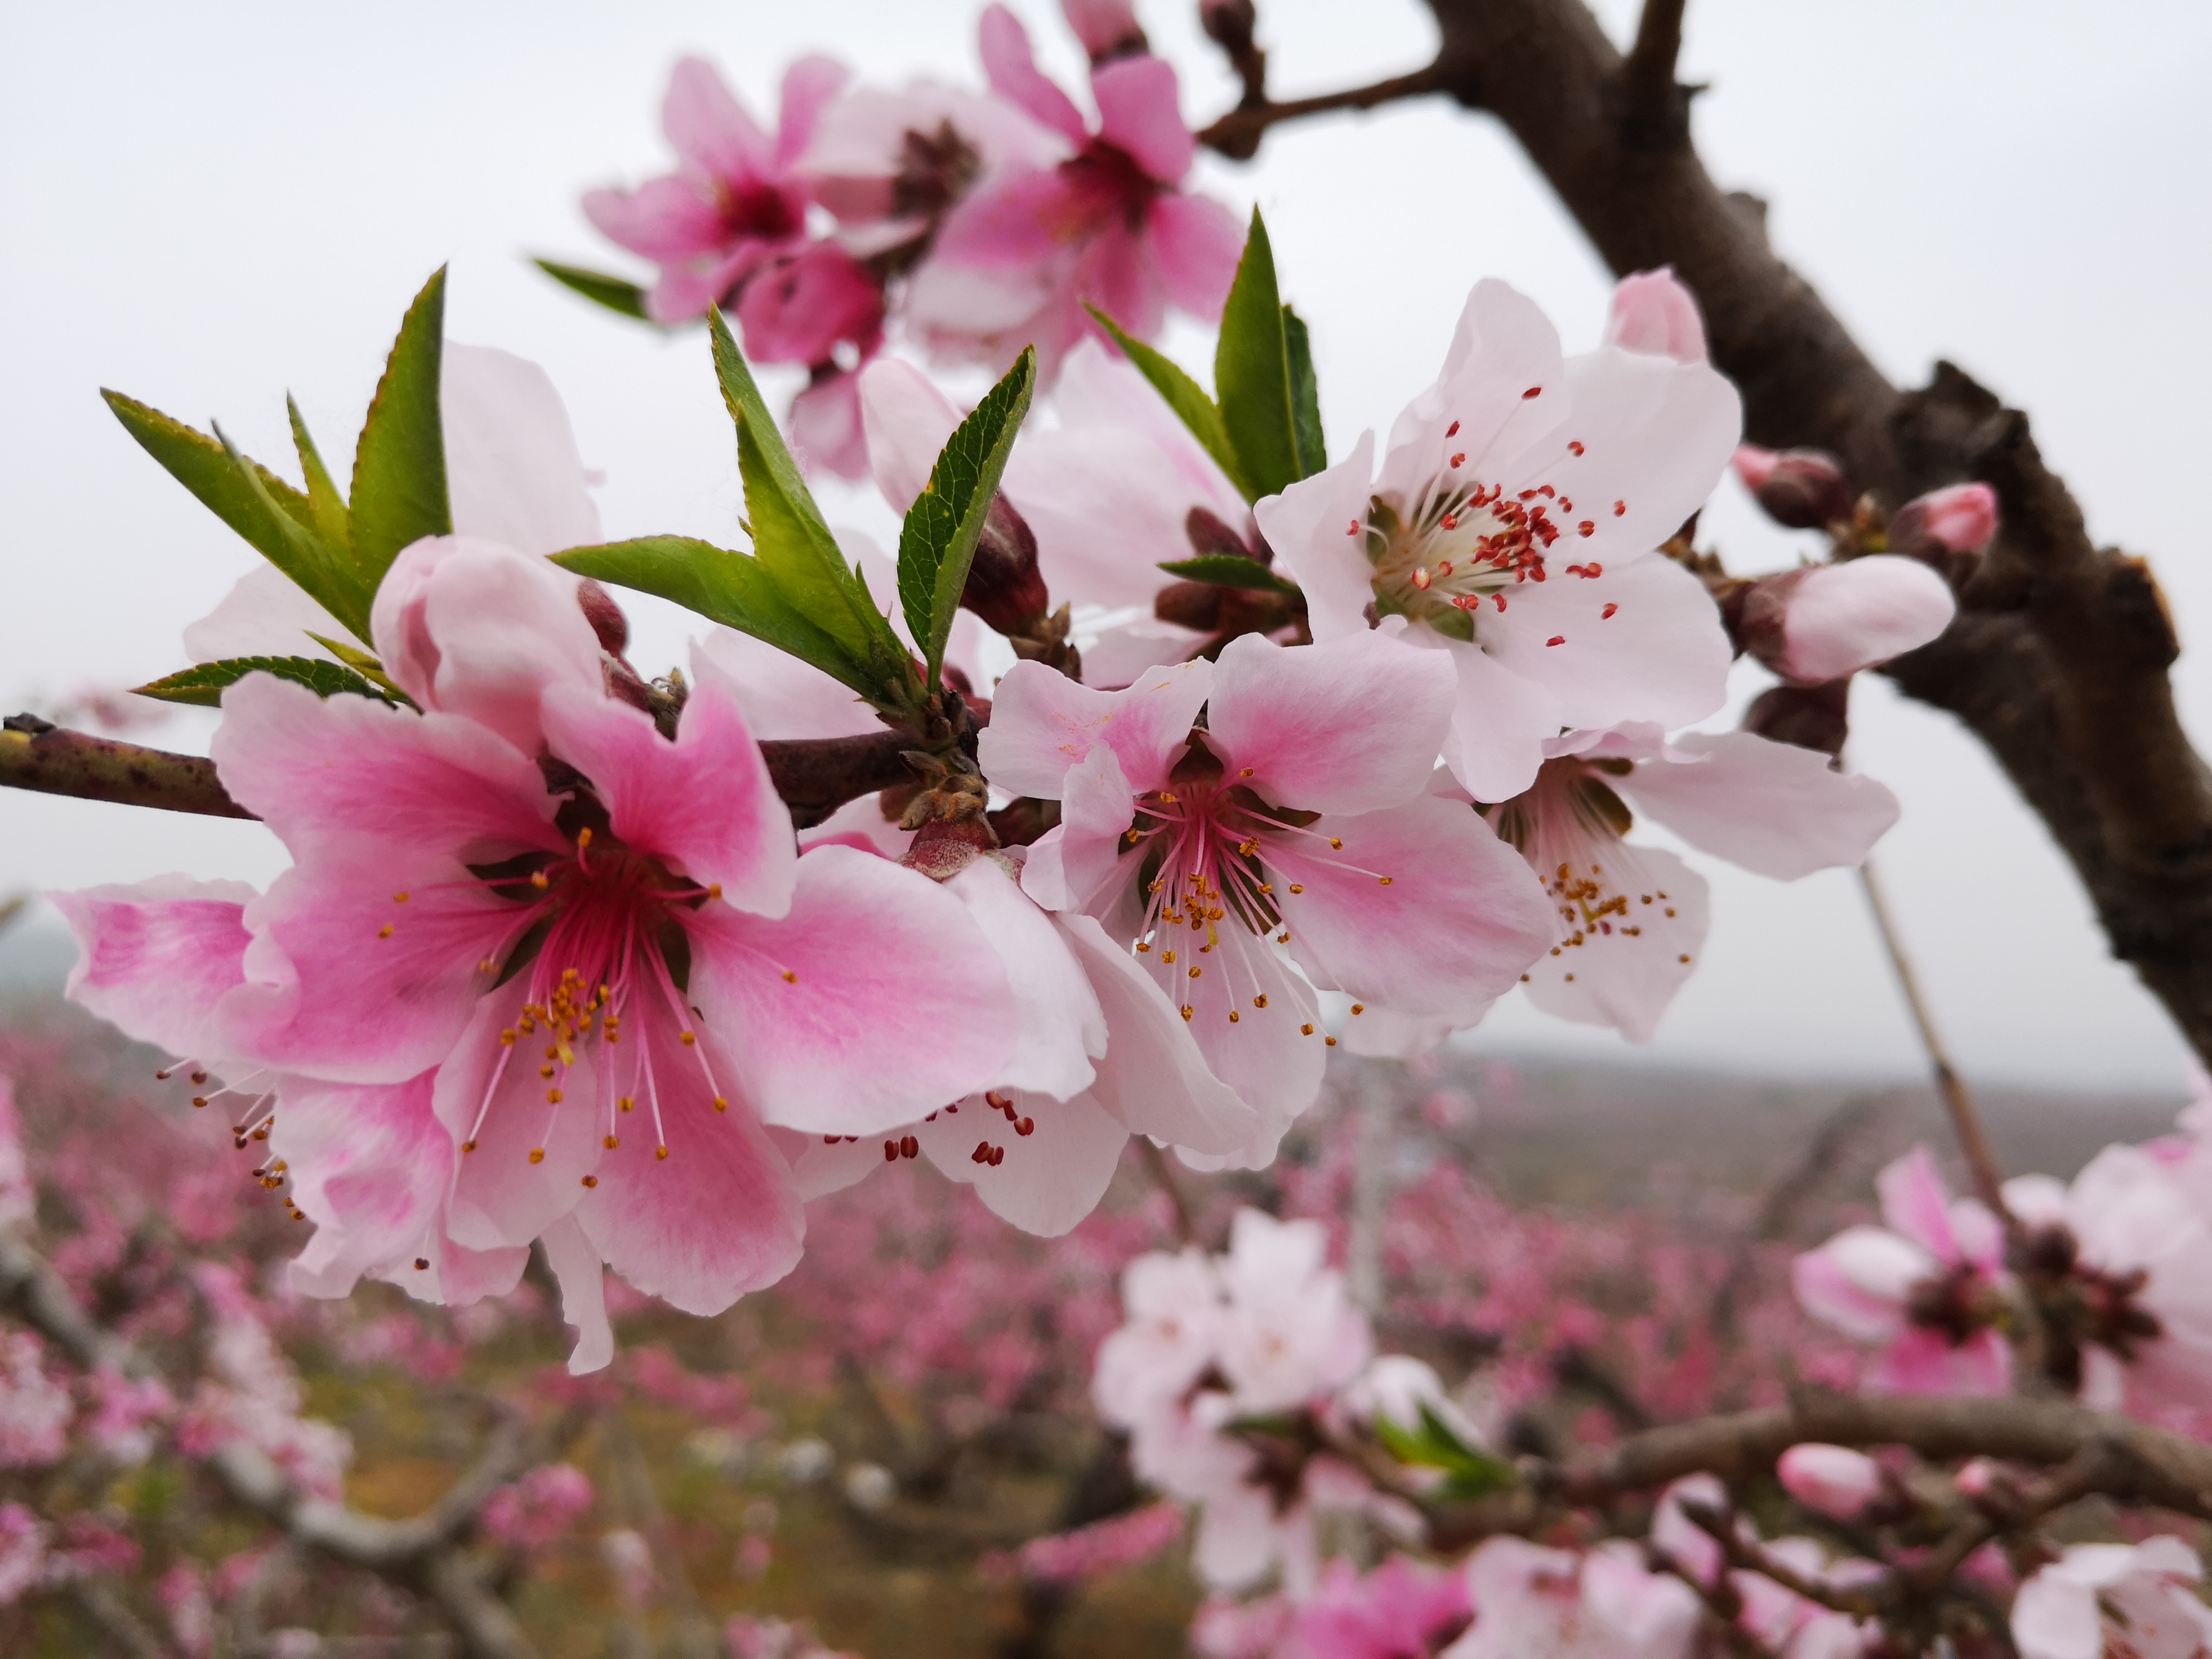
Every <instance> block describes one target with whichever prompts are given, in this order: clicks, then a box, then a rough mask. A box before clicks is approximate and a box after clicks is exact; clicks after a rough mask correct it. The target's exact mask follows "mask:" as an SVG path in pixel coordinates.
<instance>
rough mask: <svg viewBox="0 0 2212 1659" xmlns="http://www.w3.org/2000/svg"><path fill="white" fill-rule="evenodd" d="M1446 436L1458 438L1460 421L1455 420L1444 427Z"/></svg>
mask: <svg viewBox="0 0 2212 1659" xmlns="http://www.w3.org/2000/svg"><path fill="white" fill-rule="evenodd" d="M1444 436H1445V437H1447V438H1456V437H1458V436H1459V422H1457V421H1454V422H1452V423H1451V424H1450V425H1449V426H1448V427H1446V428H1444Z"/></svg>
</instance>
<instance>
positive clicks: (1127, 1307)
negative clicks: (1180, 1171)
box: [1091, 1249, 1225, 1429]
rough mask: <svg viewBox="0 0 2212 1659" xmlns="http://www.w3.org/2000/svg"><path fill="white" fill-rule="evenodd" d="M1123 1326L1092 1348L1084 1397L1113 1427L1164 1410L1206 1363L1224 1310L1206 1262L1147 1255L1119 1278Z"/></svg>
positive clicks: (1216, 1278) (1191, 1255) (1190, 1253)
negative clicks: (1092, 1367) (1093, 1360)
mask: <svg viewBox="0 0 2212 1659" xmlns="http://www.w3.org/2000/svg"><path fill="white" fill-rule="evenodd" d="M1121 1307H1122V1311H1123V1315H1124V1323H1123V1324H1122V1325H1121V1328H1120V1329H1118V1330H1116V1331H1115V1332H1114V1333H1113V1334H1112V1335H1110V1336H1109V1337H1108V1338H1107V1339H1106V1340H1105V1341H1103V1343H1101V1344H1100V1345H1099V1347H1098V1359H1097V1366H1096V1369H1095V1370H1093V1372H1092V1375H1091V1401H1092V1402H1093V1403H1094V1404H1096V1405H1097V1407H1098V1414H1099V1415H1100V1416H1101V1417H1103V1418H1104V1419H1106V1421H1108V1422H1109V1423H1111V1424H1112V1425H1115V1427H1116V1428H1123V1429H1133V1428H1135V1427H1136V1426H1137V1425H1139V1424H1140V1423H1144V1422H1146V1421H1147V1420H1148V1419H1151V1418H1152V1416H1153V1414H1154V1413H1158V1412H1159V1411H1161V1410H1164V1409H1167V1408H1170V1407H1173V1406H1174V1404H1175V1403H1176V1401H1178V1400H1180V1399H1181V1398H1182V1395H1183V1394H1184V1393H1185V1392H1186V1391H1187V1390H1188V1389H1189V1388H1190V1387H1191V1385H1192V1384H1193V1383H1196V1382H1197V1381H1198V1379H1199V1378H1200V1376H1203V1375H1204V1374H1205V1372H1206V1368H1207V1367H1208V1366H1210V1365H1212V1364H1213V1363H1214V1356H1215V1354H1216V1353H1218V1352H1219V1350H1220V1346H1221V1328H1222V1322H1223V1319H1224V1317H1225V1309H1224V1307H1223V1305H1222V1287H1221V1277H1220V1274H1219V1273H1218V1271H1217V1270H1216V1268H1215V1267H1214V1264H1213V1261H1212V1258H1211V1257H1210V1256H1207V1255H1205V1254H1204V1253H1203V1252H1201V1251H1200V1250H1198V1249H1184V1250H1183V1251H1182V1253H1181V1254H1179V1255H1167V1254H1165V1253H1164V1252H1163V1251H1158V1250H1151V1251H1147V1252H1146V1254H1144V1255H1140V1256H1139V1257H1138V1258H1137V1259H1136V1260H1135V1261H1132V1262H1131V1263H1130V1264H1129V1265H1128V1266H1127V1267H1126V1268H1124V1269H1123V1270H1122V1273H1121Z"/></svg>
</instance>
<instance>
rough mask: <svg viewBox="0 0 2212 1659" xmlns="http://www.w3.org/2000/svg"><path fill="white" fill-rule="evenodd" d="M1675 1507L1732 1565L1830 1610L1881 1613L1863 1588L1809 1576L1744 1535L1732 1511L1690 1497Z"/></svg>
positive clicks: (1855, 1615) (1861, 1615)
mask: <svg viewBox="0 0 2212 1659" xmlns="http://www.w3.org/2000/svg"><path fill="white" fill-rule="evenodd" d="M1675 1507H1676V1508H1677V1509H1679V1510H1681V1512H1682V1516H1683V1518H1684V1519H1685V1520H1686V1521H1688V1522H1690V1524H1691V1525H1692V1526H1693V1527H1696V1528H1698V1529H1699V1531H1700V1532H1703V1533H1704V1534H1706V1536H1708V1537H1710V1538H1711V1540H1712V1541H1714V1542H1715V1543H1716V1544H1718V1545H1719V1546H1720V1547H1721V1552H1722V1553H1723V1554H1724V1555H1726V1556H1727V1557H1728V1559H1729V1565H1731V1566H1735V1567H1740V1568H1741V1569H1743V1570H1744V1571H1747V1572H1755V1573H1757V1574H1758V1575H1759V1577H1762V1578H1766V1579H1771V1580H1772V1581H1773V1582H1774V1583H1778V1584H1779V1585H1781V1586H1782V1588H1783V1589H1786V1590H1788V1591H1789V1592H1790V1594H1791V1595H1798V1596H1802V1597H1803V1598H1804V1599H1805V1600H1806V1601H1813V1602H1817V1603H1818V1604H1819V1605H1820V1606H1821V1607H1826V1608H1828V1609H1829V1610H1830V1611H1831V1612H1834V1613H1849V1614H1850V1615H1851V1617H1852V1618H1854V1619H1870V1618H1872V1617H1874V1616H1875V1614H1876V1613H1879V1612H1881V1605H1880V1602H1879V1601H1878V1599H1877V1598H1876V1597H1875V1596H1874V1595H1869V1593H1868V1592H1866V1591H1865V1590H1863V1589H1838V1588H1837V1587H1836V1586H1834V1585H1832V1584H1824V1583H1821V1582H1820V1580H1819V1579H1817V1578H1808V1577H1806V1576H1805V1575H1804V1574H1803V1573H1801V1572H1799V1571H1797V1569H1796V1568H1795V1567H1793V1566H1791V1565H1790V1564H1789V1563H1788V1562H1787V1561H1784V1560H1783V1559H1781V1558H1780V1557H1779V1556H1778V1555H1775V1554H1774V1553H1772V1552H1771V1551H1769V1550H1767V1549H1765V1547H1762V1546H1760V1545H1758V1544H1755V1543H1753V1541H1751V1540H1749V1539H1747V1538H1746V1537H1745V1536H1743V1534H1741V1533H1740V1532H1738V1531H1737V1530H1736V1526H1735V1512H1734V1511H1733V1510H1729V1511H1728V1512H1725V1513H1723V1511H1722V1510H1717V1509H1715V1508H1714V1507H1713V1506H1712V1505H1711V1504H1706V1503H1702V1502H1700V1501H1699V1500H1698V1499H1696V1498H1682V1499H1680V1501H1679V1502H1678V1503H1677V1504H1675Z"/></svg>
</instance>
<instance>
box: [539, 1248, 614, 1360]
mask: <svg viewBox="0 0 2212 1659" xmlns="http://www.w3.org/2000/svg"><path fill="white" fill-rule="evenodd" d="M544 1245H545V1265H546V1266H547V1267H550V1268H551V1269H552V1270H553V1277H554V1279H556V1281H557V1282H558V1283H559V1285H560V1286H561V1318H562V1322H564V1323H567V1324H569V1325H573V1326H574V1327H575V1328H576V1346H575V1347H574V1350H573V1351H571V1352H570V1353H569V1355H568V1374H569V1375H570V1376H584V1375H585V1374H586V1372H589V1371H598V1370H605V1369H606V1368H607V1367H608V1366H609V1365H610V1364H613V1363H614V1357H615V1333H614V1328H613V1327H612V1326H611V1325H610V1324H608V1323H607V1277H606V1269H605V1267H602V1266H601V1265H600V1263H599V1250H598V1249H596V1248H595V1247H594V1246H593V1245H592V1241H591V1240H590V1239H588V1238H586V1237H584V1230H583V1229H582V1228H581V1227H580V1226H579V1225H577V1224H576V1218H574V1216H563V1217H562V1218H561V1219H560V1220H558V1221H556V1222H555V1223H554V1224H553V1225H551V1226H550V1227H548V1228H547V1229H546V1230H545V1237H544Z"/></svg>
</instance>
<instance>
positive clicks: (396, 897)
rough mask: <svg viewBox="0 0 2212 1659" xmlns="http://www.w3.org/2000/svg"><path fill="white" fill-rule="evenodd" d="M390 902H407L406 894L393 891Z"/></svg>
mask: <svg viewBox="0 0 2212 1659" xmlns="http://www.w3.org/2000/svg"><path fill="white" fill-rule="evenodd" d="M392 902H393V903H394V904H404V903H406V902H407V895H406V894H404V893H394V894H393V895H392Z"/></svg>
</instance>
